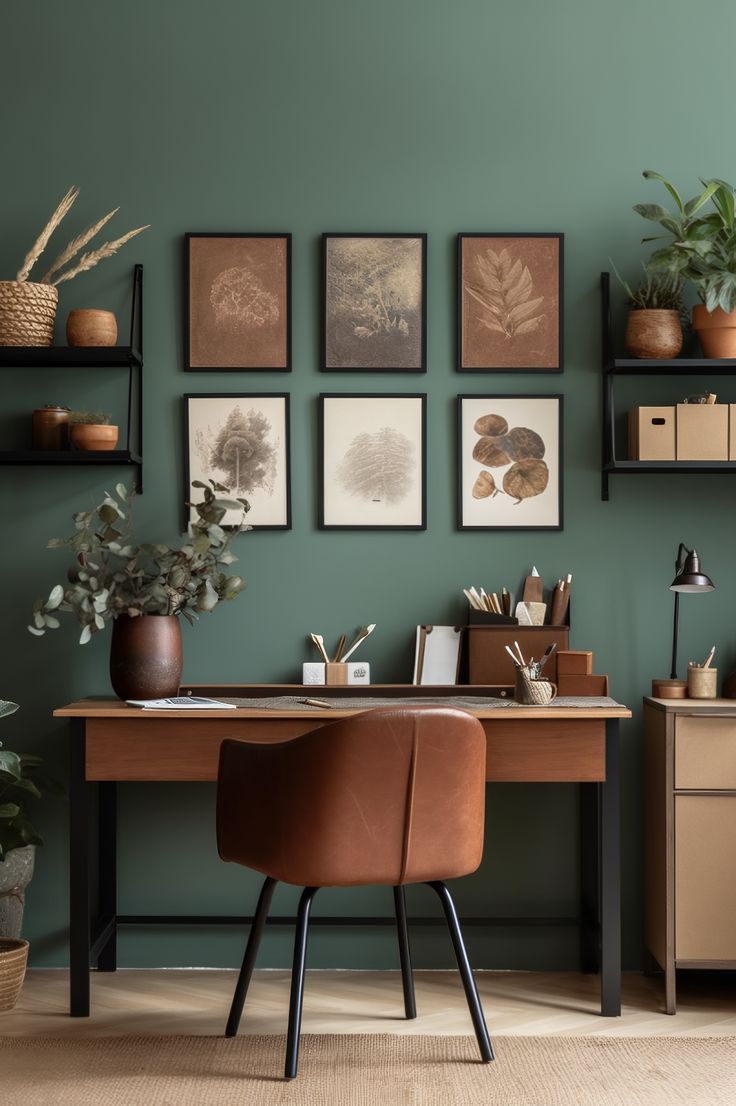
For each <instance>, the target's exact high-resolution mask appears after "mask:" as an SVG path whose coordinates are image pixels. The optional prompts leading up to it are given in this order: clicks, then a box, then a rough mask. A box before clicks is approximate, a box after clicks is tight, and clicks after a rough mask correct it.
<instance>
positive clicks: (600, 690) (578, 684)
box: [557, 675, 608, 695]
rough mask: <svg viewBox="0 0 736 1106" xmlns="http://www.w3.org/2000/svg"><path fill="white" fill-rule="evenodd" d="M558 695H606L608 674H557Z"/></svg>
mask: <svg viewBox="0 0 736 1106" xmlns="http://www.w3.org/2000/svg"><path fill="white" fill-rule="evenodd" d="M557 694H558V695H608V676H562V675H560V676H558V677H557Z"/></svg>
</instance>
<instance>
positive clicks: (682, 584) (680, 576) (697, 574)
mask: <svg viewBox="0 0 736 1106" xmlns="http://www.w3.org/2000/svg"><path fill="white" fill-rule="evenodd" d="M683 553H684V554H685V556H684V557H680V558H678V563H677V566H676V572H677V575H676V576H675V578H674V580H673V581H672V583H671V584H670V591H682V592H692V591H701V592H703V591H714V590H715V584H714V583H713V581H712V580H711V578H710V576H706V575H705V573H704V572H701V571H700V557H699V556H698V553H697V550H695V549H690V550H687V549H683Z"/></svg>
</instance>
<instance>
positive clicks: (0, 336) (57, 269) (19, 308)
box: [0, 188, 150, 346]
mask: <svg viewBox="0 0 736 1106" xmlns="http://www.w3.org/2000/svg"><path fill="white" fill-rule="evenodd" d="M78 195H79V189H78V188H70V189H69V191H68V192H67V194H66V195H65V196H64V197H63V199H62V200H61V201H60V203H59V205H58V207H57V208H56V210H55V211H54V213H53V214H52V216H51V218H50V219H49V221H48V223H47V224H46V226H45V227H44V228H43V230H42V231H41V233H40V234H39V236H38V238H37V239H36V241H35V242H34V243H33V245H32V246H31V248H30V250H29V251H28V253H27V254H26V256H25V258H24V260H23V264H22V265H21V267H20V269H19V270H18V272H17V273H16V275H15V280H0V346H50V345H52V344H53V341H54V324H55V321H56V308H57V305H58V301H59V293H58V291H57V287H56V286H57V285H58V284H63V283H64V282H65V281H67V280H72V279H73V278H74V277H75V276H77V275H78V274H79V273H84V272H86V271H87V270H88V269H92V268H94V266H95V265H97V264H98V263H99V262H100V261H102V260H103V259H104V258H106V257H112V255H113V254H115V253H117V251H118V250H119V249H120V247H121V246H124V245H125V243H126V242H129V241H130V239H131V238H135V236H136V235H137V234H140V233H141V231H144V230H147V229H148V225H150V224H148V225H147V226H145V227H137V228H136V229H135V230H130V231H128V233H127V234H124V235H123V236H122V237H121V238H116V239H114V240H113V241H110V242H104V243H103V244H102V245H101V246H99V247H98V248H97V249H96V250H90V251H89V252H88V253H83V254H82V255H81V257H78V256H77V255H78V254H79V251H80V250H81V249H83V248H84V246H86V245H87V244H88V242H90V241H91V240H92V239H93V238H94V237H95V235H96V234H97V233H98V231H100V230H102V228H103V227H104V226H105V224H106V223H107V222H108V221H109V220H110V219H112V217H113V215H115V214H116V212H117V211H119V210H120V209H119V208H117V207H116V208H115V209H114V210H113V211H110V212H109V213H108V214H107V215H103V217H102V218H101V219H98V220H97V222H96V223H92V225H91V226H89V227H87V228H86V230H83V231H82V232H81V233H80V234H78V235H77V236H76V237H75V238H72V240H71V242H69V244H68V245H67V246H66V248H65V249H63V250H62V251H61V253H60V254H59V255H58V257H57V258H56V260H55V261H54V262H53V263H52V264H51V265H50V267H49V268H48V269H47V270H46V272H45V273H44V274H43V276H42V277H41V279H40V281H38V282H35V281H31V280H29V279H28V277H29V276H30V273H31V270H32V269H33V266H34V265H35V264H36V262H37V261H38V259H39V257H40V256H41V254H42V253H43V252H44V250H45V249H46V246H47V245H48V243H49V239H50V238H51V235H52V234H53V233H54V231H55V230H56V228H57V227H58V226H59V224H60V223H61V221H62V219H63V218H64V217H65V215H67V214H68V212H69V210H70V208H71V207H72V205H73V203H74V201H75V200H76V198H77V196H78ZM75 259H76V260H75ZM72 262H74V263H73V264H72Z"/></svg>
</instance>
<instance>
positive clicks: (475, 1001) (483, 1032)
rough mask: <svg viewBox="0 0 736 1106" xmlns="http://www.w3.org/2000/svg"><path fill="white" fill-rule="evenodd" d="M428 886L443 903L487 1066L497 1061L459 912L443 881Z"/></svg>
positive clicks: (474, 1026) (481, 1050)
mask: <svg viewBox="0 0 736 1106" xmlns="http://www.w3.org/2000/svg"><path fill="white" fill-rule="evenodd" d="M427 886H428V887H431V888H432V890H433V891H434V892H435V893H436V895H437V896H438V897H439V900H440V902H441V903H442V909H443V910H444V912H445V918H446V920H447V928H448V929H449V931H450V936H451V938H452V946H453V948H454V950H455V959H456V960H457V966H458V970H459V972H460V978H461V979H462V981H463V987H464V989H465V998H466V999H467V1002H468V1009H469V1010H470V1016H471V1018H472V1019H473V1029H474V1030H475V1036H476V1037H477V1039H478V1047H479V1049H480V1054H481V1057H482V1058H483V1062H484V1063H486V1064H487V1063H489V1062H490V1061H491V1060H493V1059H495V1057H494V1055H493V1047H492V1045H491V1039H490V1037H489V1036H488V1028H487V1026H486V1020H485V1018H484V1017H483V1007H482V1006H481V1004H480V998H479V996H478V988H477V987H476V985H475V980H474V979H473V971H472V969H471V967H470V961H469V960H468V954H467V952H466V951H465V943H464V941H463V935H462V932H461V930H460V922H459V921H458V917H457V911H456V910H455V903H454V902H453V901H452V895H451V894H450V892H449V891H448V889H447V887H446V886H445V885H444V883H442V881H441V880H435V881H433V882H432V883H428V884H427Z"/></svg>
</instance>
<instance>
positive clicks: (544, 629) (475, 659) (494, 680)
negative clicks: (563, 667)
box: [467, 625, 570, 687]
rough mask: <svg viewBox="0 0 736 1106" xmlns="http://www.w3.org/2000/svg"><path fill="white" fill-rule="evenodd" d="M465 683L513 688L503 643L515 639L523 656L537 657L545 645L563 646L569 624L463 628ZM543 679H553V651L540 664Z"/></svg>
mask: <svg viewBox="0 0 736 1106" xmlns="http://www.w3.org/2000/svg"><path fill="white" fill-rule="evenodd" d="M467 639H468V645H467V650H468V683H470V684H502V685H507V686H508V687H514V685H515V682H516V670H515V668H514V663H513V661H512V660H511V657H510V656H509V655H508V653H507V652H506V646H507V645H509V646H513V643H514V642H515V641H518V643H519V646H520V648H521V651H522V653H523V654H524V658H525V659H526V660H530V659H531V658H532V657H534V659H535V660H539V659H540V658H541V656H542V654H543V653H544V651H545V649H546V648H547V646H548V645H551V644H552V642H554V643H555V645H556V646H557V649H567V648H568V646H569V644H570V627H569V626H519V625H516V626H509V625H492V626H488V625H485V626H477V625H476V626H473V625H470V626H468V627H467ZM544 675H545V679H548V680H552V681H553V682H554V681H556V680H557V651H556V650H555V652H554V653H553V654H552V656H551V657H550V658H549V660H548V662H547V664H545V666H544Z"/></svg>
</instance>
